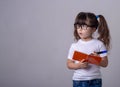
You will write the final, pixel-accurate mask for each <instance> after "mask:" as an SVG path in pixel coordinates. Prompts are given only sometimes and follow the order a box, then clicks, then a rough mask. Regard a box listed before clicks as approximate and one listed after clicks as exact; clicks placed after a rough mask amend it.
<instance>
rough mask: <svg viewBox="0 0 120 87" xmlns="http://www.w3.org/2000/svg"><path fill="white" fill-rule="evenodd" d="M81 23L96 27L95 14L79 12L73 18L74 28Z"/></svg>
mask: <svg viewBox="0 0 120 87" xmlns="http://www.w3.org/2000/svg"><path fill="white" fill-rule="evenodd" d="M81 25H87V26H89V27H93V28H97V27H98V21H97V19H96V16H94V15H93V14H86V13H80V14H79V15H78V16H77V17H76V19H75V23H74V27H75V28H76V27H77V26H81Z"/></svg>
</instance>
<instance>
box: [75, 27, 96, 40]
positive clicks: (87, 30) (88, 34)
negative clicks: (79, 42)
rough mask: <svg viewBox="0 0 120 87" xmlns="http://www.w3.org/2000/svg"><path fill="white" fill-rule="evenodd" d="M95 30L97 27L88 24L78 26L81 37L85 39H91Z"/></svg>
mask: <svg viewBox="0 0 120 87" xmlns="http://www.w3.org/2000/svg"><path fill="white" fill-rule="evenodd" d="M95 30H96V29H95V28H92V27H88V26H87V25H81V26H77V33H78V35H79V37H80V38H81V39H83V40H90V39H91V38H92V34H93V32H95Z"/></svg>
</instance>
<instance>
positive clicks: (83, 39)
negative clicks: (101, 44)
mask: <svg viewBox="0 0 120 87" xmlns="http://www.w3.org/2000/svg"><path fill="white" fill-rule="evenodd" d="M92 39H93V38H92V37H90V38H81V40H82V41H90V40H92Z"/></svg>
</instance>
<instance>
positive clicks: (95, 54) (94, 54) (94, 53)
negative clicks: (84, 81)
mask: <svg viewBox="0 0 120 87" xmlns="http://www.w3.org/2000/svg"><path fill="white" fill-rule="evenodd" d="M90 55H93V56H99V54H97V53H96V52H93V53H91V54H90Z"/></svg>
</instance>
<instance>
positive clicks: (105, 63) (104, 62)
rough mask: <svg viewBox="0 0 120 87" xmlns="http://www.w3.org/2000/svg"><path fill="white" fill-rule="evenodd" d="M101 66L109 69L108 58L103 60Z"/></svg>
mask: <svg viewBox="0 0 120 87" xmlns="http://www.w3.org/2000/svg"><path fill="white" fill-rule="evenodd" d="M100 66H102V67H107V66H108V58H107V56H105V57H103V58H102V61H101V62H100Z"/></svg>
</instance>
